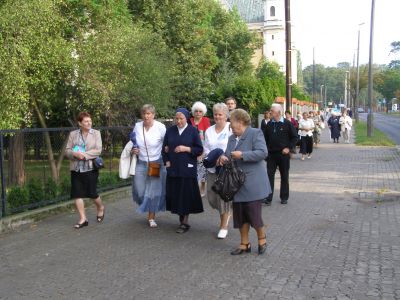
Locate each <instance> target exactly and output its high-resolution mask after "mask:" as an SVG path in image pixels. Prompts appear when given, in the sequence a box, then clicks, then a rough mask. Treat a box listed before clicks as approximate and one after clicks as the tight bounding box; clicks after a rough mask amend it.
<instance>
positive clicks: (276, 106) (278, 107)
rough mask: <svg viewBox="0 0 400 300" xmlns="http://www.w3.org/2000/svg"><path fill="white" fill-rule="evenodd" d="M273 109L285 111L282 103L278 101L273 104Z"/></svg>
mask: <svg viewBox="0 0 400 300" xmlns="http://www.w3.org/2000/svg"><path fill="white" fill-rule="evenodd" d="M271 110H277V111H279V112H280V113H281V112H282V111H283V108H282V105H280V104H278V103H273V104H272V105H271Z"/></svg>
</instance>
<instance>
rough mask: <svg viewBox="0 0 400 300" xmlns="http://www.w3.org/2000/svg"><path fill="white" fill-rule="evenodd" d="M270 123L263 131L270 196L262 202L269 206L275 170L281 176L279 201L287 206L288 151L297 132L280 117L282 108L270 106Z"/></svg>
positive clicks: (295, 139)
mask: <svg viewBox="0 0 400 300" xmlns="http://www.w3.org/2000/svg"><path fill="white" fill-rule="evenodd" d="M271 117H272V119H271V121H270V122H269V123H268V125H267V127H266V129H265V130H264V137H265V142H266V144H267V147H268V157H267V170H268V178H269V183H270V185H271V194H269V196H268V197H267V198H266V199H265V200H264V202H265V204H267V205H271V202H272V198H273V195H274V182H275V173H276V169H277V168H279V173H280V174H281V191H280V195H279V196H280V199H281V203H282V204H287V201H288V199H289V169H290V155H289V153H290V149H292V148H294V147H295V145H296V143H297V135H298V134H297V132H296V129H295V128H294V125H293V124H292V123H291V122H290V121H288V120H286V119H285V118H284V117H283V116H282V106H281V105H280V104H272V107H271Z"/></svg>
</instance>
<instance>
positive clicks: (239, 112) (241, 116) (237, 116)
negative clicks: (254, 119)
mask: <svg viewBox="0 0 400 300" xmlns="http://www.w3.org/2000/svg"><path fill="white" fill-rule="evenodd" d="M230 118H231V121H236V122H241V123H243V125H245V126H249V125H250V124H251V118H250V115H249V114H248V113H247V111H245V110H244V109H241V108H237V109H235V110H233V111H232V112H231V115H230Z"/></svg>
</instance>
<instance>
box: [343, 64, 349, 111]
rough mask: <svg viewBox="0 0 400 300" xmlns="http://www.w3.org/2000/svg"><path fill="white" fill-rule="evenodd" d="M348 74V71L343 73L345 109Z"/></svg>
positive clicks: (345, 104)
mask: <svg viewBox="0 0 400 300" xmlns="http://www.w3.org/2000/svg"><path fill="white" fill-rule="evenodd" d="M348 74H349V71H346V73H345V77H344V103H343V104H344V106H345V107H347V101H348V99H347V88H348V84H347V76H348Z"/></svg>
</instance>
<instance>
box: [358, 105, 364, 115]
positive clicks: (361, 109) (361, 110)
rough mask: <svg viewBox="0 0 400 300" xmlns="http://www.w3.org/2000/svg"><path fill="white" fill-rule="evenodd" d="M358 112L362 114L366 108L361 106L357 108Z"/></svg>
mask: <svg viewBox="0 0 400 300" xmlns="http://www.w3.org/2000/svg"><path fill="white" fill-rule="evenodd" d="M357 112H358V113H361V114H362V113H364V112H365V111H364V108H362V107H359V108H357Z"/></svg>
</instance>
